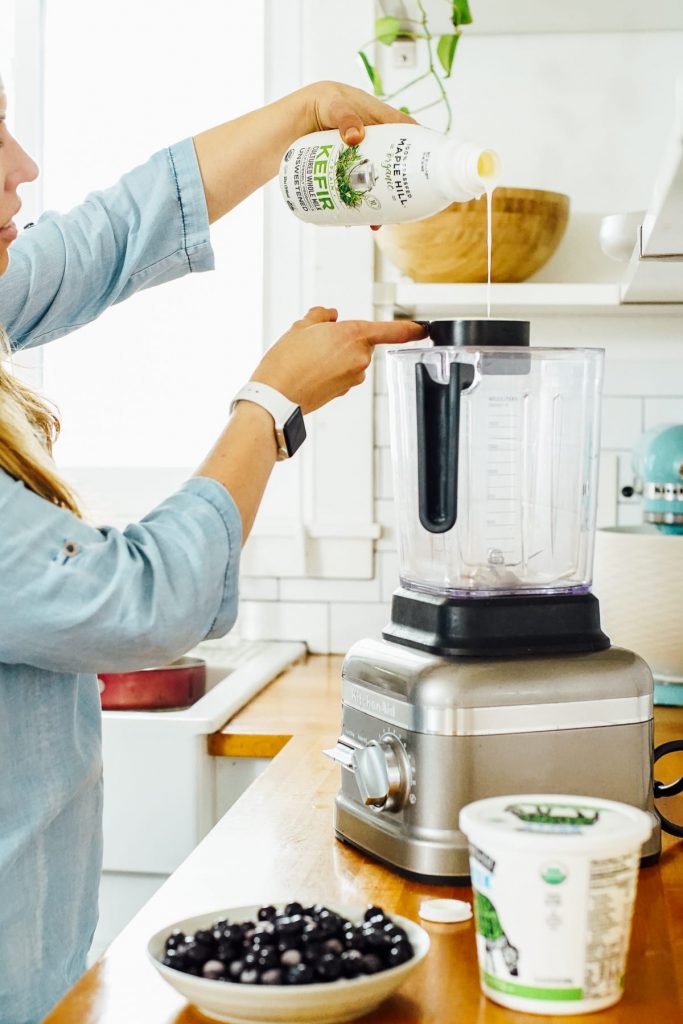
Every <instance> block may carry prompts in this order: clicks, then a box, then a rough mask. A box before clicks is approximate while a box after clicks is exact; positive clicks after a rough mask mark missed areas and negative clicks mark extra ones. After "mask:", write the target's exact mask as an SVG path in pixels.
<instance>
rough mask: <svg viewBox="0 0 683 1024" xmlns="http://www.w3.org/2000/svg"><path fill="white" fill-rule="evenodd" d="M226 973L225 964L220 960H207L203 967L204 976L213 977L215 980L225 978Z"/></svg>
mask: <svg viewBox="0 0 683 1024" xmlns="http://www.w3.org/2000/svg"><path fill="white" fill-rule="evenodd" d="M225 973H226V972H225V964H222V963H221V962H220V960H207V961H206V963H205V964H204V966H203V967H202V977H204V978H211V979H212V980H213V981H218V979H219V978H224V977H225Z"/></svg>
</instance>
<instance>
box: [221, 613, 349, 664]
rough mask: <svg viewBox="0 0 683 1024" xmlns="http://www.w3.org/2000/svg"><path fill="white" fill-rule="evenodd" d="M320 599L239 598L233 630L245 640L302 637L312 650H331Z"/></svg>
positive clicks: (325, 615)
mask: <svg viewBox="0 0 683 1024" xmlns="http://www.w3.org/2000/svg"><path fill="white" fill-rule="evenodd" d="M328 625H329V624H328V606H327V605H326V604H325V603H322V602H298V601H277V602H276V601H242V602H240V611H239V617H238V619H237V624H236V626H235V632H236V633H237V634H238V635H239V636H240V637H242V639H244V640H302V641H303V642H304V643H306V644H308V649H309V651H311V652H312V653H313V654H325V653H327V652H328V651H329V650H330V646H329V642H330V635H329V628H328Z"/></svg>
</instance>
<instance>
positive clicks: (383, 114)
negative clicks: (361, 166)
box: [304, 82, 416, 146]
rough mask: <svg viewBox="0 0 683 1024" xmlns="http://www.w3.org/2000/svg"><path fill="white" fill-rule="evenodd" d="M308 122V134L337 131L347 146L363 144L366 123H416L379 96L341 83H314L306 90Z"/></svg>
mask: <svg viewBox="0 0 683 1024" xmlns="http://www.w3.org/2000/svg"><path fill="white" fill-rule="evenodd" d="M304 91H305V92H306V94H307V95H306V99H307V103H306V111H307V117H308V123H307V126H306V129H305V131H306V132H316V131H321V130H322V129H324V128H338V129H339V134H340V135H341V137H342V139H343V140H344V142H345V143H346V145H347V146H357V145H358V143H359V142H362V141H363V137H364V135H365V127H364V126H365V125H366V124H392V123H404V124H415V123H416V122H415V120H414V118H412V117H409V116H408V114H404V113H403V112H402V111H400V110H396V108H395V107H390V106H389V105H388V104H387V103H382V101H381V100H378V99H377V97H376V96H371V95H370V93H368V92H363V90H362V89H354V87H353V86H351V85H343V84H342V83H340V82H315V84H313V85H309V86H307V87H306V89H305V90H304Z"/></svg>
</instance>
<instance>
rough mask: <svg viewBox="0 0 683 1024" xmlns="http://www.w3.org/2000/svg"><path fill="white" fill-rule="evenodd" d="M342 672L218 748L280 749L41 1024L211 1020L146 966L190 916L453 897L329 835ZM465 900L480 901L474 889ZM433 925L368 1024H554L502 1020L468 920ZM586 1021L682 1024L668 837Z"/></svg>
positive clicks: (255, 711) (256, 719) (241, 719)
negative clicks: (427, 945) (618, 970)
mask: <svg viewBox="0 0 683 1024" xmlns="http://www.w3.org/2000/svg"><path fill="white" fill-rule="evenodd" d="M340 667H341V658H337V657H321V656H318V657H311V658H308V659H307V660H306V662H304V663H301V664H299V665H296V666H294V667H293V668H292V669H290V670H289V671H288V672H286V673H285V674H284V675H283V676H281V677H280V678H279V679H278V680H276V681H275V682H273V683H272V684H271V685H270V686H269V687H268V688H267V689H266V690H264V691H263V692H262V693H261V694H260V695H259V696H258V697H256V698H255V699H254V700H253V701H252V702H251V703H250V704H249V705H248V706H247V707H246V708H244V709H243V711H242V712H241V713H240V714H239V715H237V716H236V717H235V719H234V720H233V721H232V722H230V723H229V724H228V726H226V728H225V729H224V730H223V731H222V732H221V733H219V734H217V735H216V736H215V737H213V738H212V739H211V746H212V749H213V750H214V752H216V753H226V754H229V755H230V756H255V754H256V755H258V756H260V755H261V754H263V752H264V750H265V746H266V744H267V743H271V752H273V751H279V752H277V756H275V757H274V760H273V761H272V763H271V764H270V765H269V766H268V768H267V769H266V770H265V772H264V773H263V774H262V775H261V776H260V777H259V778H258V779H257V781H256V782H255V783H254V784H253V785H252V786H251V787H250V788H249V790H248V791H247V792H246V793H245V794H244V796H243V797H242V798H241V799H240V800H238V802H237V803H236V804H235V805H234V806H233V807H232V808H231V809H230V811H229V812H228V813H227V814H226V815H225V817H224V818H223V819H222V820H221V821H220V822H219V824H218V825H217V826H216V827H215V828H214V829H213V831H212V832H211V833H210V834H209V835H208V836H207V837H206V839H204V840H203V842H202V843H200V845H199V846H198V847H197V849H196V850H195V851H194V852H193V853H192V854H191V855H190V857H189V858H188V859H187V860H186V861H185V862H184V863H183V864H182V865H181V866H180V867H179V868H178V870H177V871H176V872H175V873H174V874H173V875H172V876H171V878H170V879H169V880H168V881H167V882H166V884H165V885H164V886H162V888H161V889H160V890H159V891H158V892H157V893H156V894H155V895H154V896H153V897H152V899H151V900H150V901H149V903H147V904H146V905H145V907H143V909H142V910H141V911H140V913H139V914H138V915H137V916H136V917H135V919H134V920H133V921H132V922H131V923H130V924H129V925H128V926H127V928H126V929H125V930H124V931H123V932H122V933H121V935H120V936H119V937H118V938H117V939H116V940H115V942H114V943H113V944H112V945H111V946H110V948H109V950H108V951H107V953H106V954H105V955H104V956H103V957H102V959H101V960H99V961H98V963H96V964H95V965H94V966H93V967H92V968H91V969H90V970H89V971H88V972H87V974H85V975H84V977H83V978H82V979H81V980H80V981H79V982H78V984H77V985H76V986H75V987H74V988H73V989H72V990H71V992H69V993H68V994H67V996H66V997H65V998H64V999H63V1000H62V1002H61V1003H60V1004H59V1005H58V1006H57V1007H56V1008H55V1009H54V1010H53V1012H52V1013H51V1014H50V1015H49V1016H48V1017H47V1018H46V1019H45V1024H205V1018H204V1017H202V1016H201V1015H200V1014H199V1013H197V1011H195V1010H193V1009H192V1008H191V1007H190V1006H188V1004H187V1003H186V1002H185V1001H184V1000H183V999H182V997H181V996H179V995H178V994H177V993H176V992H175V991H174V990H173V989H172V988H170V986H168V985H167V984H166V983H165V982H164V981H163V980H162V979H161V977H159V975H157V973H156V971H155V970H154V968H153V967H152V966H151V965H150V964H149V963H148V962H147V959H146V953H145V947H146V943H147V940H148V938H149V936H150V935H151V934H152V933H153V932H155V931H157V930H158V929H160V928H163V927H164V926H165V925H166V924H168V923H169V922H172V921H173V920H177V919H180V918H182V917H186V916H188V917H189V916H191V915H193V914H198V913H201V912H203V911H205V910H207V911H211V910H213V909H216V910H218V909H220V908H221V907H229V906H238V905H240V904H248V903H259V902H265V903H267V902H271V901H276V900H290V899H294V898H296V899H303V900H305V901H314V900H320V901H322V902H329V903H334V902H337V903H361V904H362V903H365V902H369V901H372V902H373V903H379V904H380V905H381V906H383V907H385V908H386V909H387V910H388V911H390V912H392V911H393V912H395V913H400V914H405V915H406V916H408V917H412V918H415V919H417V917H418V914H417V911H418V906H419V903H420V899H421V898H422V897H423V896H425V895H430V894H433V893H434V892H438V893H439V894H441V895H444V894H447V893H453V890H452V889H449V888H448V887H438V888H436V887H430V886H426V885H420V884H418V883H416V882H412V881H408V880H406V879H404V878H401V877H399V876H398V875H395V874H393V873H392V872H391V871H389V870H387V869H386V868H384V867H381V866H380V865H378V864H376V863H374V862H373V861H371V860H370V859H369V858H366V857H364V856H363V855H361V854H360V853H358V852H356V851H354V850H352V849H350V848H348V847H345V846H344V845H342V844H341V843H339V842H337V841H336V840H335V839H334V835H333V829H332V803H333V799H334V795H335V793H336V790H337V786H338V768H337V767H336V766H335V765H333V764H332V763H331V762H329V761H327V760H326V759H325V758H323V757H322V756H321V753H320V752H321V750H322V749H323V747H326V746H330V745H332V744H333V743H334V742H335V740H336V739H337V735H338V731H339V725H340V686H339V679H340ZM655 718H656V739H657V742H658V743H661V742H664V741H665V740H668V739H673V738H675V737H677V736H678V737H680V736H683V708H681V709H679V708H676V709H669V708H658V709H657V710H656V714H655ZM287 736H291V737H292V738H291V739H289V740H287V739H286V737H287ZM250 737H251V738H253V739H250ZM273 737H275V740H273ZM667 760H668V761H670V762H671V765H667V769H666V772H664V770H663V769H662V770H660V771H659V772H658V777H659V778H662V779H665V780H666V781H670V780H671V779H672V778H674V777H677V776H678V775H683V757H680V758H676V757H673V756H672V757H671V758H669V759H667ZM674 773H675V775H674ZM667 803H668V804H669V805H674V804H675V803H678V808H677V814H678V820H683V798H677V800H670V801H667ZM669 810H670V813H671V815H672V816H673V814H674V808H673V806H670V808H669ZM456 895H457V896H459V897H461V898H464V899H468V898H471V892H470V890H468V889H458V890H457V893H456ZM426 927H427V930H428V931H429V933H430V936H431V939H432V948H431V951H430V953H429V956H428V957H427V959H426V961H425V963H424V964H423V965H422V966H421V967H420V968H419V969H418V970H417V971H416V972H415V974H414V975H413V976H412V977H411V978H410V979H409V980H408V982H407V983H406V984H405V985H404V987H403V988H402V989H401V992H400V994H399V995H397V996H394V997H393V998H392V999H390V1000H388V1001H387V1002H386V1003H384V1004H383V1005H382V1007H381V1008H380V1009H379V1010H378V1011H376V1012H375V1013H374V1014H371V1015H370V1016H368V1017H366V1018H363V1021H367V1024H418V1022H419V1024H445V1022H447V1021H448V1022H450V1021H453V1022H462V1024H537V1022H538V1021H541V1020H547V1021H550V1020H553V1021H557V1019H558V1018H556V1017H552V1018H551V1017H545V1016H543V1017H541V1016H536V1015H529V1014H521V1013H514V1012H512V1011H509V1010H505V1009H503V1008H502V1007H500V1006H497V1005H496V1004H495V1003H492V1002H489V1000H487V999H486V998H485V997H484V996H483V995H482V994H481V992H480V989H479V981H478V971H477V964H476V951H475V944H474V937H473V934H472V932H473V928H472V922H471V921H470V922H467V923H466V924H460V925H433V924H427V925H426ZM590 1017H591V1018H592V1019H594V1020H595V1021H596V1024H597V1021H598V1020H599V1021H600V1024H617V1022H618V1024H636V1022H637V1024H643V1022H645V1021H647V1020H649V1021H660V1020H661V1021H666V1022H669V1021H671V1022H673V1021H678V1020H682V1019H683V841H675V840H672V839H671V838H670V837H665V839H664V852H663V854H662V858H661V861H660V863H659V864H658V865H657V866H655V867H650V868H646V869H643V870H641V872H640V879H639V884H638V897H637V904H636V913H635V919H634V929H633V937H632V941H631V951H630V957H629V966H628V971H627V975H626V992H625V995H624V998H623V999H622V1001H621V1002H620V1003H619V1004H617V1006H615V1007H613V1008H611V1009H609V1010H604V1011H602V1012H601V1013H600V1014H599V1015H590ZM562 1019H564V1020H566V1021H568V1022H571V1021H576V1020H588V1019H590V1018H589V1017H588V1016H582V1017H577V1016H571V1017H564V1018H562Z"/></svg>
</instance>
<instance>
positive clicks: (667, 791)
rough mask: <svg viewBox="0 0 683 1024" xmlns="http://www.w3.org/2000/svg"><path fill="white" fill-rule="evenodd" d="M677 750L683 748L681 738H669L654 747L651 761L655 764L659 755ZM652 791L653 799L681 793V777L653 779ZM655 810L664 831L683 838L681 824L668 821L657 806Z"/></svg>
mask: <svg viewBox="0 0 683 1024" xmlns="http://www.w3.org/2000/svg"><path fill="white" fill-rule="evenodd" d="M677 750H683V740H670V741H669V742H668V743H660V745H659V746H658V747H655V752H654V758H653V763H654V764H656V763H657V761H658V760H659V759H660V757H666V755H667V754H673V753H674V751H677ZM654 793H655V800H659V799H660V798H661V797H667V796H677V794H678V793H683V777H681V778H680V779H677V781H676V782H669V783H665V782H659V781H658V780H657V779H655V781H654ZM655 811H656V813H657V817H658V818H659V820H660V822H661V825H662V828H663V829H664V831H665V832H668V833H669V835H671V836H676V837H677V838H678V839H683V825H677V824H676V823H675V822H674V821H669V819H668V818H666V817H664V815H663V814H662V812H661V811H660V810H659V808H658V807H655Z"/></svg>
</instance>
